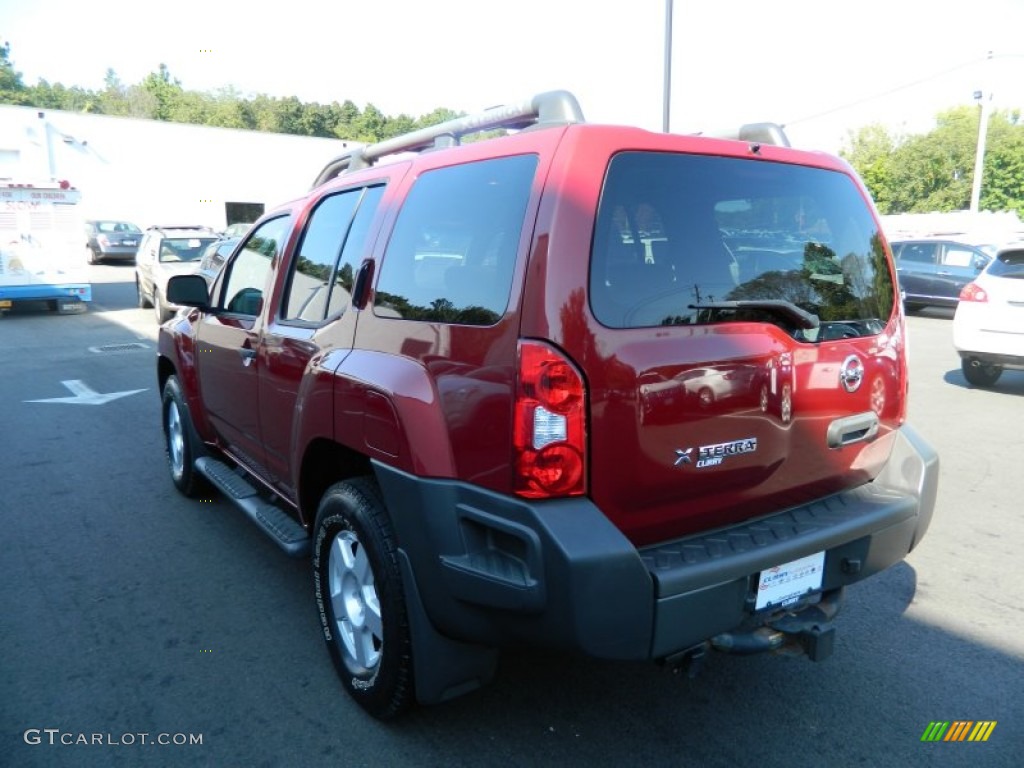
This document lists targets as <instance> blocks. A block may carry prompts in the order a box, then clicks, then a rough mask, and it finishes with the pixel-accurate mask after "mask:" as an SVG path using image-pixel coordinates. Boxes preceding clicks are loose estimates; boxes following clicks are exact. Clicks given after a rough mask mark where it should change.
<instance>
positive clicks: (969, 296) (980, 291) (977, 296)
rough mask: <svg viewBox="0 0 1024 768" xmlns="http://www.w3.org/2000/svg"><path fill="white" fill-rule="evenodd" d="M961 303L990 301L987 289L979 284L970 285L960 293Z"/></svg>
mask: <svg viewBox="0 0 1024 768" xmlns="http://www.w3.org/2000/svg"><path fill="white" fill-rule="evenodd" d="M960 301H982V302H984V301H988V294H987V293H986V292H985V289H984V288H982V287H981V286H980V285H978V284H977V283H968V284H967V285H965V286H964V287H963V290H961V291H960Z"/></svg>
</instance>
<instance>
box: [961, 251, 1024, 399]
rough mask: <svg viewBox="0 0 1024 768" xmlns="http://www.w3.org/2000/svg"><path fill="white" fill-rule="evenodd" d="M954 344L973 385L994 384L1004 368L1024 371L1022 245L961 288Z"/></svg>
mask: <svg viewBox="0 0 1024 768" xmlns="http://www.w3.org/2000/svg"><path fill="white" fill-rule="evenodd" d="M953 346H954V347H955V348H956V351H957V352H958V353H959V355H960V361H961V367H962V369H963V372H964V378H966V379H967V381H969V382H970V383H971V384H973V385H975V386H978V387H990V386H992V385H993V384H995V383H996V381H998V380H999V377H1000V376H1001V375H1002V373H1003V370H1004V369H1006V368H1010V369H1015V370H1024V244H1016V245H1012V246H1008V247H1005V248H1002V249H1000V250H999V251H998V252H997V253H996V256H995V258H994V259H992V261H991V263H990V264H989V265H988V266H987V267H986V268H985V270H984V271H983V272H982V273H981V274H980V275H978V276H977V277H976V278H975V279H974V280H973V281H972V282H970V283H968V284H967V285H966V286H965V287H964V289H963V290H962V291H961V292H960V303H959V304H957V307H956V314H955V315H954V316H953Z"/></svg>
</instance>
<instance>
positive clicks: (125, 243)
mask: <svg viewBox="0 0 1024 768" xmlns="http://www.w3.org/2000/svg"><path fill="white" fill-rule="evenodd" d="M121 245H138V243H136V242H135V241H134V240H122V241H121Z"/></svg>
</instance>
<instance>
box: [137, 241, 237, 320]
mask: <svg viewBox="0 0 1024 768" xmlns="http://www.w3.org/2000/svg"><path fill="white" fill-rule="evenodd" d="M219 239H220V237H219V236H218V235H217V233H216V232H215V231H214V230H212V229H210V228H209V227H200V226H185V227H149V228H148V229H147V230H146V234H145V235H144V236H143V238H142V243H141V244H140V245H139V252H138V254H136V256H135V290H136V291H137V293H138V297H139V306H140V307H142V308H143V309H145V308H148V307H153V309H154V311H155V312H156V319H157V322H159V323H163V322H166V321H167V320H170V319H171V317H172V316H173V315H174V313H175V311H177V307H175V306H173V305H171V304H168V303H167V300H166V296H167V281H168V279H170V277H171V275H183V274H187V273H189V272H195V271H196V270H197V269H198V268H199V260H200V259H201V258H202V256H203V253H204V252H205V251H206V249H207V247H208V246H209V245H211V244H212V243H215V242H217V241H218V240H219Z"/></svg>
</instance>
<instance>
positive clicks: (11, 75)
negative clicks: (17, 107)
mask: <svg viewBox="0 0 1024 768" xmlns="http://www.w3.org/2000/svg"><path fill="white" fill-rule="evenodd" d="M0 103H3V104H30V103H31V102H30V101H29V98H28V89H27V88H26V87H25V84H24V83H23V82H22V80H21V72H18V71H17V70H15V69H14V63H13V62H12V61H11V44H10V43H4V44H3V45H0Z"/></svg>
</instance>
